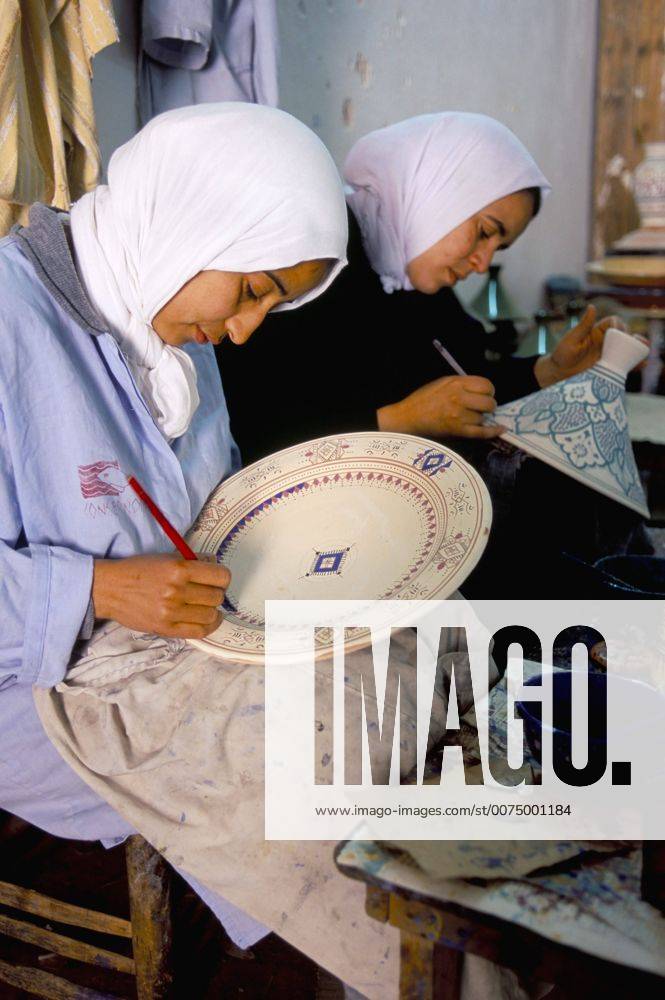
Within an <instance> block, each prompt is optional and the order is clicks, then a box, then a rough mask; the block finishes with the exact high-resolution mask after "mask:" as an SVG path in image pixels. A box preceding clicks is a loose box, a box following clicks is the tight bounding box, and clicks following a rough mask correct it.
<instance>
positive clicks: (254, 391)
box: [218, 212, 538, 464]
mask: <svg viewBox="0 0 665 1000" xmlns="http://www.w3.org/2000/svg"><path fill="white" fill-rule="evenodd" d="M435 337H436V338H438V339H439V340H441V341H442V343H443V344H444V345H445V346H446V347H447V348H448V350H449V351H450V352H451V354H452V355H453V357H455V358H456V359H457V361H458V362H459V364H461V366H462V368H464V370H465V371H467V372H468V373H469V374H470V375H485V376H486V377H487V378H489V379H490V380H491V381H492V382H493V383H494V385H495V387H496V394H497V400H498V401H499V402H505V401H507V400H511V399H517V398H518V397H520V396H525V395H527V394H528V393H530V392H535V391H536V389H537V388H538V384H537V382H536V379H535V377H534V374H533V366H534V361H535V358H510V359H509V360H507V361H505V362H502V363H498V364H496V363H488V362H487V361H486V360H485V356H484V350H485V340H486V334H485V331H484V329H483V327H482V325H481V324H480V323H479V322H477V320H475V319H472V318H471V317H470V316H469V315H468V314H467V313H466V312H465V311H464V309H463V308H462V306H461V304H460V302H459V301H458V299H457V297H456V296H455V293H454V292H453V291H452V289H450V288H444V289H442V290H441V291H440V292H438V293H437V294H436V295H424V294H422V293H421V292H415V291H414V292H394V293H393V294H392V295H387V294H386V293H385V292H384V291H383V288H382V286H381V282H380V280H379V277H378V275H377V274H376V273H375V271H374V270H373V269H372V267H371V265H370V263H369V260H368V259H367V256H366V254H365V251H364V249H363V247H362V242H361V238H360V231H359V228H358V224H357V223H356V221H355V218H354V216H353V214H352V213H351V212H349V265H348V267H346V268H345V269H344V270H343V271H342V273H341V274H340V275H339V277H338V278H337V280H336V281H335V282H334V284H333V285H332V286H331V287H330V288H329V289H328V290H327V291H326V292H325V293H324V294H323V295H321V296H320V297H319V298H318V299H315V300H314V302H311V303H309V304H308V305H306V306H303V307H302V308H300V309H297V310H293V311H288V312H282V313H275V314H273V315H271V316H269V317H268V319H267V320H266V322H265V323H264V324H263V326H262V327H261V328H260V329H259V330H257V332H256V333H255V334H254V335H253V337H252V338H251V340H249V341H248V343H247V344H244V345H243V346H241V347H237V346H236V345H235V344H233V343H230V342H224V343H223V344H222V346H221V348H220V349H219V351H218V361H219V367H220V371H221V374H222V380H223V383H224V393H225V395H226V401H227V404H228V407H229V413H230V415H231V430H232V432H233V435H234V437H235V439H236V441H237V443H238V445H239V447H240V453H241V455H242V459H243V463H244V464H248V463H249V462H252V461H254V460H255V459H257V458H261V457H262V456H264V455H267V454H269V453H270V452H272V451H277V450H278V449H279V448H285V447H287V446H288V445H292V444H296V443H298V442H299V441H305V440H307V439H308V438H314V437H320V436H323V435H326V434H336V433H346V432H349V431H362V430H372V429H373V428H375V427H376V411H377V409H378V408H379V407H381V406H385V405H387V404H389V403H395V402H397V401H398V400H400V399H403V398H404V397H405V396H407V395H408V394H409V393H410V392H413V391H414V390H415V389H418V388H419V387H420V386H422V385H424V384H425V383H426V382H431V381H432V380H433V379H436V378H440V377H441V376H442V375H452V374H454V372H452V371H451V370H450V369H449V367H448V366H447V364H446V363H445V362H444V361H443V359H442V358H441V357H440V355H439V354H438V353H437V352H436V350H435V349H434V347H433V346H432V340H433V339H434V338H435ZM453 446H455V445H453Z"/></svg>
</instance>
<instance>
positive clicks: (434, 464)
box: [414, 449, 452, 476]
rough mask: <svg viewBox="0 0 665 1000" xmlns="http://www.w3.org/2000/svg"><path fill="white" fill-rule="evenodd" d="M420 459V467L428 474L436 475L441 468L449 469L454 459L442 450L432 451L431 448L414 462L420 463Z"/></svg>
mask: <svg viewBox="0 0 665 1000" xmlns="http://www.w3.org/2000/svg"><path fill="white" fill-rule="evenodd" d="M419 460H420V468H421V469H422V470H423V472H425V473H426V474H427V475H428V476H432V475H434V473H435V472H438V471H439V469H441V468H444V469H447V468H449V467H450V466H451V465H452V459H451V458H448V456H447V455H445V454H444V453H443V452H442V451H432V449H429V450H428V451H426V452H425V453H424V454H423V455H420V456H418V459H416V462H415V463H414V464H416V465H417V464H418V461H419Z"/></svg>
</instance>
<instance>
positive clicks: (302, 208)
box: [71, 102, 347, 439]
mask: <svg viewBox="0 0 665 1000" xmlns="http://www.w3.org/2000/svg"><path fill="white" fill-rule="evenodd" d="M71 225H72V235H73V241H74V249H75V256H76V262H77V267H78V269H79V274H80V276H81V279H82V281H83V284H84V287H85V289H86V292H87V293H88V295H89V297H90V299H91V301H92V303H93V305H94V306H95V308H96V309H97V311H98V312H99V313H100V315H101V316H102V317H103V319H104V320H105V321H106V322H107V323H108V325H109V329H110V332H111V333H112V334H113V336H114V337H115V338H116V340H117V342H118V344H119V346H120V348H121V350H122V351H123V353H124V355H125V357H126V359H127V361H128V363H129V365H130V367H131V369H132V371H133V372H134V374H135V376H136V378H137V382H138V385H139V388H140V390H141V392H142V394H143V396H144V399H145V400H146V403H147V404H148V406H149V408H150V410H151V412H152V414H153V416H154V418H155V420H156V422H157V424H158V426H159V427H160V429H161V431H162V433H163V434H164V436H165V437H167V438H169V439H171V438H176V437H179V436H180V435H182V434H184V433H185V431H186V430H187V428H188V427H189V424H190V421H191V419H192V417H193V415H194V412H195V410H196V407H197V406H198V402H199V397H198V393H197V391H196V372H195V368H194V364H193V362H192V360H191V358H190V357H189V355H188V354H187V353H186V352H185V351H183V350H181V349H179V348H176V347H170V346H168V345H167V344H165V343H164V342H163V341H162V340H161V339H160V338H159V337H158V336H157V334H156V333H155V331H154V330H153V328H152V326H151V323H152V320H153V318H154V316H155V315H156V314H157V313H158V312H159V310H160V309H161V308H162V306H164V305H166V303H167V302H168V301H169V300H170V299H171V298H172V297H173V296H174V295H175V294H176V292H177V291H179V289H180V288H182V286H183V285H184V284H185V283H186V282H187V281H189V280H190V278H193V277H194V275H195V274H198V272H199V271H204V270H224V271H237V272H246V271H248V272H251V271H263V270H275V269H277V268H283V267H291V266H292V265H294V264H298V263H300V262H301V261H305V260H315V259H320V258H331V259H333V260H335V261H336V264H335V265H334V266H333V267H332V268H331V270H330V272H329V274H328V276H327V278H326V280H325V281H323V282H322V283H321V284H320V285H319V286H318V287H317V288H316V289H314V290H313V291H311V292H309V293H308V294H307V295H303V296H302V297H301V298H300V299H298V300H297V301H295V302H293V303H288V304H284V305H281V306H279V307H278V308H280V309H287V308H295V307H297V306H299V305H302V303H304V302H306V301H307V300H308V299H312V298H315V297H316V296H317V295H320V294H321V292H323V291H324V289H325V288H326V287H327V286H328V285H329V284H330V282H331V281H333V280H334V278H335V277H336V275H337V274H338V273H339V271H340V270H341V269H342V267H344V265H345V263H346V256H345V254H346V241H347V216H346V206H345V203H344V194H343V190H342V184H341V180H340V177H339V174H338V172H337V170H336V168H335V165H334V163H333V160H332V158H331V157H330V154H329V153H328V151H327V150H326V148H325V146H324V145H323V143H322V142H321V141H320V140H319V139H318V138H317V137H316V136H315V135H314V133H313V132H311V131H310V130H309V129H308V128H307V127H306V126H305V125H303V124H302V123H301V122H299V121H297V120H296V119H295V118H293V117H291V115H288V114H286V112H284V111H278V110H277V109H276V108H268V107H265V106H260V105H256V104H242V103H239V102H230V103H226V104H201V105H198V106H196V107H191V108H179V109H177V110H175V111H168V112H166V113H165V114H163V115H159V116H158V117H157V118H154V119H153V120H152V121H151V122H149V123H148V125H146V126H145V128H143V129H142V130H141V131H140V132H139V133H138V135H136V136H135V137H134V138H133V139H131V140H130V141H129V142H128V143H126V144H125V145H124V146H121V147H120V148H119V149H118V150H117V151H116V152H115V153H114V154H113V156H112V157H111V162H110V164H109V170H108V184H105V185H100V186H99V187H98V188H96V189H95V190H94V191H93V192H92V193H90V194H86V195H84V196H83V197H82V198H81V199H80V200H79V201H77V202H76V204H75V205H73V207H72V211H71Z"/></svg>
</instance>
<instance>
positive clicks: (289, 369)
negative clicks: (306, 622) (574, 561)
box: [220, 112, 634, 597]
mask: <svg viewBox="0 0 665 1000" xmlns="http://www.w3.org/2000/svg"><path fill="white" fill-rule="evenodd" d="M343 173H344V179H345V181H346V194H347V205H348V215H349V231H350V239H349V250H348V256H349V266H348V267H347V268H346V269H345V271H344V272H343V273H342V275H341V276H340V279H339V280H338V281H337V282H336V283H335V285H334V286H333V287H332V288H331V289H330V290H329V291H328V292H327V293H326V294H325V295H323V296H322V297H321V298H320V299H319V300H318V301H317V302H316V303H315V304H313V305H311V306H309V307H307V308H305V309H304V310H302V311H301V312H299V313H294V314H292V315H289V316H284V317H275V318H274V319H271V321H270V322H269V323H268V324H267V325H266V327H265V328H264V330H262V331H261V332H260V334H259V335H258V336H257V337H256V338H254V339H253V341H252V343H251V344H248V345H247V346H246V347H243V349H242V350H235V349H229V348H230V346H231V345H225V346H223V347H222V350H221V351H220V365H221V367H222V370H223V371H224V373H225V376H226V379H227V402H228V405H229V411H230V415H231V423H232V428H233V430H234V432H235V434H236V439H237V441H238V444H239V447H240V450H241V454H242V457H243V461H244V462H248V461H252V460H254V459H256V458H259V457H261V456H262V455H264V454H266V453H268V452H270V451H273V450H275V449H276V448H279V447H285V446H287V445H290V444H293V443H295V442H296V441H299V440H304V439H306V438H310V437H316V436H319V435H325V434H335V433H344V432H345V431H352V430H363V429H364V430H369V429H372V428H378V429H380V430H388V431H390V430H392V431H396V432H402V433H411V434H419V435H423V436H425V437H434V438H438V439H444V440H450V441H451V445H452V447H453V448H455V449H457V450H460V451H462V452H463V453H464V454H466V456H467V457H468V458H470V459H471V460H472V461H473V462H474V463H475V464H476V465H477V467H478V468H479V471H480V472H481V474H482V475H483V477H484V478H485V480H486V482H488V485H489V487H490V491H491V493H492V500H493V505H494V508H495V529H494V531H493V535H492V541H491V543H490V550H489V551H488V552H487V553H486V555H485V557H484V559H483V561H482V564H481V566H480V567H479V568H478V570H477V571H476V573H475V575H474V576H473V577H472V578H471V580H470V581H467V589H466V590H465V593H466V594H468V595H470V596H471V595H473V596H482V597H494V596H496V587H497V585H498V584H499V581H500V583H501V587H502V589H503V590H504V592H505V586H506V584H507V580H506V575H505V571H504V569H503V567H504V564H505V562H506V559H507V558H508V557H509V558H510V563H509V565H510V567H511V573H512V578H511V579H512V583H511V586H512V588H513V589H512V591H511V596H521V595H520V593H519V590H520V587H521V584H522V581H523V574H524V570H525V566H524V565H520V560H519V559H516V558H515V553H514V546H513V545H512V543H511V542H510V539H512V538H514V537H515V533H516V532H518V533H519V534H520V535H522V537H529V538H533V537H534V536H537V537H539V538H540V539H542V540H543V543H544V551H543V558H544V560H546V561H549V563H550V564H551V566H552V565H554V564H555V563H557V562H558V559H559V556H560V552H561V550H562V548H564V547H567V548H568V549H569V550H571V551H574V552H576V554H579V555H581V556H582V557H584V558H593V557H595V556H596V555H597V556H600V555H603V554H604V553H605V552H606V551H607V552H610V551H611V552H614V551H617V547H618V548H619V550H620V549H621V547H622V546H623V545H625V544H626V540H627V539H629V538H631V537H632V534H633V530H634V519H633V517H632V515H630V514H627V513H626V512H624V511H622V510H621V509H620V508H617V507H616V505H612V504H607V503H605V502H604V501H602V500H600V499H599V498H598V497H597V496H595V495H594V494H592V493H591V491H589V490H585V489H584V488H581V487H579V486H576V485H575V484H572V483H570V482H568V481H566V479H565V477H563V476H561V475H559V474H557V473H554V472H552V470H550V469H547V468H546V467H544V466H542V465H540V464H539V463H537V462H534V461H528V462H526V463H525V464H524V466H523V467H522V468H520V464H521V457H520V456H519V455H517V456H516V457H513V458H512V459H510V460H508V459H506V456H505V451H499V450H497V448H495V447H492V443H491V442H492V439H494V438H497V437H499V436H500V433H501V432H500V430H499V429H498V428H496V427H491V426H487V425H486V424H485V423H484V418H485V417H486V416H487V415H491V413H492V412H493V410H494V408H495V407H496V405H497V403H503V402H507V401H509V400H513V399H516V398H519V397H522V396H526V395H528V394H530V393H532V392H535V391H537V390H538V389H540V388H545V387H546V386H548V385H551V384H553V383H555V382H557V381H559V380H561V379H565V378H569V377H570V376H572V375H574V374H576V373H578V372H580V371H583V370H584V369H586V368H588V367H590V366H591V365H592V364H594V363H595V362H596V361H597V360H598V358H599V357H600V353H601V349H602V343H603V336H604V332H605V330H606V329H607V328H608V327H609V326H619V327H621V326H622V323H621V322H620V321H619V320H617V319H616V318H615V317H610V318H608V319H604V320H602V321H601V322H599V323H596V322H595V311H594V309H593V308H592V307H590V308H589V309H588V310H587V312H586V314H585V315H584V317H583V318H582V320H581V322H580V323H579V325H578V326H577V327H575V328H574V329H573V330H571V331H569V332H568V333H567V334H566V336H565V337H564V338H563V339H562V340H561V341H560V343H559V344H558V345H557V347H556V349H555V350H554V351H553V353H552V354H550V355H547V356H542V357H537V358H508V359H506V360H504V361H502V362H499V363H496V364H491V363H488V362H487V360H486V358H485V354H484V346H485V343H484V342H485V333H484V329H483V327H482V325H481V324H480V323H479V322H477V321H476V320H474V319H473V318H472V317H470V316H469V315H468V314H467V313H466V312H465V311H464V309H463V307H462V305H461V304H460V302H459V301H458V299H457V298H456V296H455V293H454V291H453V288H454V286H455V285H457V284H458V283H459V282H460V281H463V280H464V279H465V278H466V277H468V276H469V275H470V274H472V273H476V274H483V273H485V272H486V271H487V269H488V268H489V265H490V263H491V261H492V258H493V256H494V254H495V253H496V251H497V250H500V249H507V248H508V247H510V246H511V245H512V244H513V243H514V242H515V240H517V239H518V238H519V237H520V236H521V234H522V233H523V232H524V230H525V229H526V228H527V226H528V225H529V224H530V222H531V221H532V220H533V218H534V217H535V215H536V214H537V213H538V212H539V211H540V209H541V203H542V201H543V200H544V199H545V197H546V196H547V194H548V192H549V190H550V187H549V184H548V182H547V180H546V178H545V177H544V176H543V174H542V173H541V171H540V170H539V168H538V166H537V165H536V163H535V162H534V160H533V158H532V157H531V155H530V153H529V152H528V151H527V150H526V149H525V147H524V146H523V145H522V143H521V142H520V141H519V140H518V139H517V137H516V136H515V135H514V134H513V133H512V132H511V131H510V130H509V129H507V128H506V127H505V126H504V125H502V124H501V123H499V122H497V121H495V120H494V119H492V118H488V117H486V116H484V115H476V114H462V113H452V112H451V113H442V114H430V115H422V116H420V117H417V118H412V119H408V120H406V121H404V122H400V123H398V124H396V125H391V126H389V127H387V128H384V129H380V130H378V131H376V132H372V133H370V134H369V135H367V136H365V137H364V138H363V139H361V140H359V142H357V143H356V144H355V146H354V147H353V148H352V150H351V152H350V153H349V155H348V157H347V160H346V162H345V165H344V171H343ZM434 339H438V340H440V341H441V342H442V344H443V345H444V347H446V348H447V349H448V351H449V352H450V353H451V354H452V355H453V357H454V358H455V359H456V360H457V362H458V364H459V365H460V366H461V368H462V369H463V370H464V371H465V372H467V373H468V374H467V375H458V374H447V373H445V367H444V363H443V361H442V359H441V357H440V356H439V355H438V354H437V353H436V351H435V348H434V346H433V343H432V342H433V340H434ZM250 384H251V386H252V390H253V392H256V394H257V397H258V398H260V399H261V407H260V408H259V407H257V406H255V405H254V398H256V397H254V395H253V394H250V393H249V392H248V387H249V385H250ZM571 507H574V508H575V510H576V512H577V520H576V521H575V524H574V525H570V524H567V525H566V526H565V532H564V531H563V530H562V529H563V525H562V521H561V517H560V512H561V511H564V510H570V509H571ZM544 525H547V537H546V538H545V537H544V531H543V526H544ZM601 536H602V541H601ZM499 543H500V544H499ZM497 546H498V547H497ZM522 549H523V550H524V547H522ZM564 572H565V570H564ZM560 582H561V581H560V580H558V582H557V581H555V580H554V579H553V577H552V576H551V575H550V576H549V577H548V583H547V586H548V587H551V588H552V589H553V590H556V588H557V586H558V583H560Z"/></svg>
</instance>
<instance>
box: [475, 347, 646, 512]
mask: <svg viewBox="0 0 665 1000" xmlns="http://www.w3.org/2000/svg"><path fill="white" fill-rule="evenodd" d="M648 353H649V349H648V347H647V345H646V344H644V343H643V342H642V341H641V340H637V339H636V338H635V337H631V336H629V335H628V334H627V333H623V332H622V331H621V330H614V329H611V330H608V331H607V333H606V334H605V341H604V344H603V353H602V357H601V358H600V360H599V361H598V362H597V363H596V364H595V365H593V367H592V368H589V369H587V371H585V372H580V374H579V375H574V376H573V377H572V378H569V379H565V380H564V381H563V382H557V383H556V384H555V385H552V386H549V387H548V388H547V389H541V390H540V391H539V392H534V393H532V394H531V395H530V396H525V397H524V398H523V399H517V400H514V401H513V402H512V403H507V404H505V405H504V406H499V407H497V409H496V410H495V411H494V415H493V418H492V420H491V421H487V422H495V423H497V424H501V425H502V426H504V427H507V428H508V430H507V432H506V433H505V434H504V435H503V437H502V440H504V441H508V442H510V443H511V444H514V445H516V446H517V447H518V448H521V449H522V450H523V451H526V452H527V453H528V454H529V455H533V456H534V457H535V458H539V459H541V460H542V461H543V462H546V463H547V464H548V465H551V466H553V467H554V468H555V469H558V470H559V471H560V472H563V473H564V474H565V475H568V476H572V478H573V479H577V480H579V482H581V483H584V485H585V486H588V487H590V488H591V489H594V490H597V491H598V492H599V493H603V494H604V495H605V496H608V497H611V498H612V499H613V500H616V501H617V502H618V503H621V504H624V505H625V506H626V507H630V508H632V509H633V510H635V511H637V512H638V513H639V514H642V515H643V516H644V517H648V516H649V510H648V507H647V504H646V498H645V496H644V490H643V489H642V484H641V482H640V477H639V473H638V471H637V466H636V464H635V457H634V455H633V448H632V444H631V440H630V435H629V432H628V417H627V413H626V398H625V397H626V391H625V385H626V376H627V374H628V372H629V371H630V370H631V369H632V368H634V367H635V365H637V364H639V362H640V361H642V360H643V359H644V358H645V357H646V356H647V354H648Z"/></svg>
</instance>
